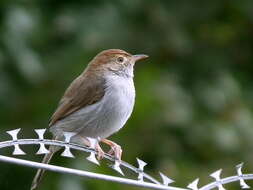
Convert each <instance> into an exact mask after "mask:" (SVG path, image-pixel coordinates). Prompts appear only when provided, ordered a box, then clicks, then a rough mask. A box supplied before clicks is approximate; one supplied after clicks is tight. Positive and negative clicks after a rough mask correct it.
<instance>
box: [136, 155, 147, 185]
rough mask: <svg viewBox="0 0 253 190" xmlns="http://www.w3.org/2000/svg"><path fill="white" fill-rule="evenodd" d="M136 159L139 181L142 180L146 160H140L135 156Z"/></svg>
mask: <svg viewBox="0 0 253 190" xmlns="http://www.w3.org/2000/svg"><path fill="white" fill-rule="evenodd" d="M136 159H137V162H138V165H139V168H138V169H139V175H138V180H139V181H143V177H144V176H143V170H144V166H146V165H147V163H146V162H144V161H142V160H140V159H139V158H136Z"/></svg>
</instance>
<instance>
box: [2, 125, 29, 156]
mask: <svg viewBox="0 0 253 190" xmlns="http://www.w3.org/2000/svg"><path fill="white" fill-rule="evenodd" d="M20 130H21V129H20V128H19V129H14V130H10V131H6V132H7V133H8V134H9V135H10V136H11V138H12V141H13V142H15V141H17V140H18V133H19V131H20ZM25 154H26V153H25V152H24V151H23V150H21V148H20V147H19V145H18V144H15V145H14V151H13V152H12V155H25Z"/></svg>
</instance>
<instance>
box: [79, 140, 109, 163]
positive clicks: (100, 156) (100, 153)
mask: <svg viewBox="0 0 253 190" xmlns="http://www.w3.org/2000/svg"><path fill="white" fill-rule="evenodd" d="M82 142H83V144H84V145H86V146H88V147H90V146H91V144H90V141H89V140H88V139H87V138H84V137H82ZM95 150H96V151H97V159H98V160H101V159H103V158H104V155H105V152H104V151H103V150H102V148H101V147H100V145H99V143H98V142H97V143H96V145H95Z"/></svg>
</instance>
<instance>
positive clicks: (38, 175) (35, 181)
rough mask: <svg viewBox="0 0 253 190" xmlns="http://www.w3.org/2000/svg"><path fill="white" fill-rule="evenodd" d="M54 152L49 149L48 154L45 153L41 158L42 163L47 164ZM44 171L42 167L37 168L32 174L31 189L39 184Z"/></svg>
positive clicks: (33, 189)
mask: <svg viewBox="0 0 253 190" xmlns="http://www.w3.org/2000/svg"><path fill="white" fill-rule="evenodd" d="M54 153H55V152H51V151H50V152H49V153H48V154H46V155H45V156H44V158H43V160H42V163H44V164H48V163H49V162H50V160H51V159H52V157H53V155H54ZM44 173H45V170H43V169H38V170H37V173H36V175H35V176H34V178H33V181H32V185H31V190H35V189H37V187H38V186H39V184H40V182H41V180H42V178H43V175H44Z"/></svg>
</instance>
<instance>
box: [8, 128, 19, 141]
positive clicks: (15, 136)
mask: <svg viewBox="0 0 253 190" xmlns="http://www.w3.org/2000/svg"><path fill="white" fill-rule="evenodd" d="M20 130H21V128H19V129H14V130H11V131H6V132H7V133H8V134H9V135H10V136H11V137H12V140H13V141H16V140H18V133H19V131H20Z"/></svg>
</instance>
